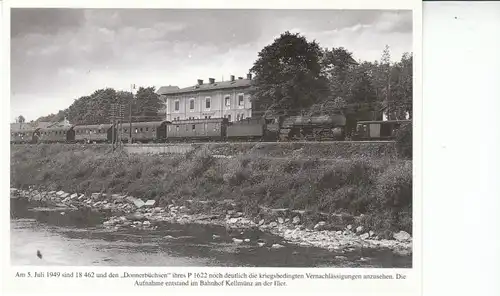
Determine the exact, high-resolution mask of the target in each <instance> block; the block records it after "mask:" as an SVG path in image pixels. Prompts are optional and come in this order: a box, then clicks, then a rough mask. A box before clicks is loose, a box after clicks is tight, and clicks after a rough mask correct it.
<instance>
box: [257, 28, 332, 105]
mask: <svg viewBox="0 0 500 296" xmlns="http://www.w3.org/2000/svg"><path fill="white" fill-rule="evenodd" d="M321 55H322V53H321V49H320V47H319V45H318V44H317V43H316V42H315V41H312V42H308V41H307V40H306V38H305V37H303V36H301V35H299V34H292V33H290V32H288V31H287V32H285V33H283V34H281V35H280V37H278V38H276V39H275V40H274V42H273V43H272V44H270V45H268V46H266V47H264V49H262V50H261V51H260V52H259V54H258V56H259V57H258V59H257V61H255V63H254V65H253V67H252V69H251V70H250V71H251V72H253V73H255V74H256V75H255V79H254V88H253V90H252V91H251V95H252V102H253V104H254V108H255V109H257V110H262V111H267V112H268V113H270V114H273V115H276V114H285V115H293V114H299V113H300V112H301V111H303V110H304V109H306V108H309V107H310V106H312V105H313V104H314V103H316V102H318V101H320V100H321V98H323V97H325V96H327V95H328V93H329V89H328V84H327V80H326V79H325V78H324V77H323V76H322V75H321V65H320V62H319V60H320V56H321Z"/></svg>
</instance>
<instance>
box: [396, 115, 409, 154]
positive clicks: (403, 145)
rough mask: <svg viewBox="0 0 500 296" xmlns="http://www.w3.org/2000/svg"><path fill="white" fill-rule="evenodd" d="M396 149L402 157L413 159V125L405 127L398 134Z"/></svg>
mask: <svg viewBox="0 0 500 296" xmlns="http://www.w3.org/2000/svg"><path fill="white" fill-rule="evenodd" d="M396 149H397V151H398V155H399V156H400V157H404V158H409V159H411V158H412V157H413V127H412V124H411V123H407V124H405V125H403V126H402V127H401V128H400V129H399V130H398V131H397V132H396Z"/></svg>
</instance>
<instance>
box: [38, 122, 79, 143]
mask: <svg viewBox="0 0 500 296" xmlns="http://www.w3.org/2000/svg"><path fill="white" fill-rule="evenodd" d="M74 141H75V131H74V130H73V126H66V127H49V128H41V129H39V138H38V142H40V143H68V142H74Z"/></svg>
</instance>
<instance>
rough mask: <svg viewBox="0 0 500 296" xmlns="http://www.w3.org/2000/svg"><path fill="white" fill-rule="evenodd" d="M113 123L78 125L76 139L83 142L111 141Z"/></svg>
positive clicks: (75, 130) (75, 128)
mask: <svg viewBox="0 0 500 296" xmlns="http://www.w3.org/2000/svg"><path fill="white" fill-rule="evenodd" d="M111 127H112V125H111V124H95V125H76V126H75V127H74V128H73V129H74V132H75V141H76V142H81V143H103V142H111V138H112V129H111Z"/></svg>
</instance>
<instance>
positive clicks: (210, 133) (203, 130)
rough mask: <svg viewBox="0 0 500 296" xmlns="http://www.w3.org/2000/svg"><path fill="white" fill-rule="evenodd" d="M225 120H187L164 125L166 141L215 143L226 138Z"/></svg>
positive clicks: (226, 122) (226, 121)
mask: <svg viewBox="0 0 500 296" xmlns="http://www.w3.org/2000/svg"><path fill="white" fill-rule="evenodd" d="M227 124H228V120H227V118H211V119H188V120H179V121H173V122H171V123H168V124H166V140H167V141H169V142H170V141H187V140H202V141H217V140H224V139H225V138H226V128H227Z"/></svg>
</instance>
